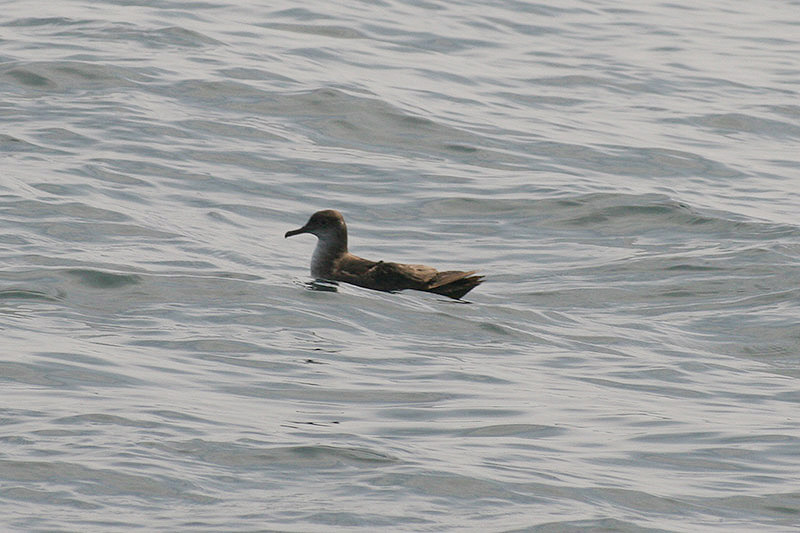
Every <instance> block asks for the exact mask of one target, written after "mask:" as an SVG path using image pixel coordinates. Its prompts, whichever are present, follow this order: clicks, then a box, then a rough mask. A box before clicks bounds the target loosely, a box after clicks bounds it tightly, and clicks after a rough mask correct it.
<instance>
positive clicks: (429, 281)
mask: <svg viewBox="0 0 800 533" xmlns="http://www.w3.org/2000/svg"><path fill="white" fill-rule="evenodd" d="M300 233H312V234H314V235H316V236H317V239H318V241H317V247H316V248H315V249H314V254H313V256H312V258H311V275H312V276H314V277H315V278H318V279H325V280H331V281H342V282H345V283H350V284H352V285H358V286H359V287H366V288H368V289H374V290H379V291H401V290H405V289H414V290H418V291H425V292H433V293H436V294H442V295H444V296H449V297H450V298H455V299H459V298H461V297H462V296H464V295H465V294H466V293H468V292H469V291H470V290H472V289H473V288H474V287H476V286H477V285H478V284H480V283H481V282H482V281H483V276H474V275H473V274H475V271H474V270H472V271H469V272H462V271H458V270H450V271H446V272H439V271H438V270H436V269H435V268H433V267H429V266H425V265H408V264H403V263H390V262H385V261H370V260H369V259H364V258H362V257H358V256H357V255H353V254H351V253H350V252H349V251H348V249H347V225H346V224H345V222H344V217H343V216H342V214H341V213H339V212H338V211H335V210H333V209H327V210H325V211H317V212H316V213H314V214H313V215H311V218H310V219H309V220H308V222H307V223H306V225H305V226H303V227H302V228H299V229H296V230H292V231H288V232H286V237H291V236H292V235H298V234H300Z"/></svg>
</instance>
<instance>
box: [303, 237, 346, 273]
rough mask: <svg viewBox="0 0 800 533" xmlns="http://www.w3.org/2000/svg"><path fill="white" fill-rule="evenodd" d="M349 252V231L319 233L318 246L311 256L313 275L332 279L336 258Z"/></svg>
mask: <svg viewBox="0 0 800 533" xmlns="http://www.w3.org/2000/svg"><path fill="white" fill-rule="evenodd" d="M346 253H347V233H346V232H342V231H337V232H331V233H322V234H319V235H317V247H316V248H314V255H313V256H312V257H311V275H312V276H314V277H315V278H320V279H330V277H331V273H332V272H333V268H334V264H335V263H336V260H337V259H338V258H340V257H342V256H343V255H345V254H346Z"/></svg>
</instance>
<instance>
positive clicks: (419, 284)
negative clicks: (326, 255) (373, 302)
mask: <svg viewBox="0 0 800 533" xmlns="http://www.w3.org/2000/svg"><path fill="white" fill-rule="evenodd" d="M474 273H475V271H474V270H473V271H471V272H461V271H456V270H451V271H447V272H439V271H437V270H436V269H435V268H432V267H429V266H426V265H406V264H403V263H388V262H385V261H377V262H376V261H369V260H367V259H362V258H360V257H357V256H354V255H352V254H348V256H347V257H346V258H345V260H344V261H343V262H342V263H340V264H339V265H338V268H337V270H336V276H335V280H336V281H344V282H346V283H352V284H353V285H358V286H360V287H366V288H368V289H374V290H379V291H402V290H404V289H416V290H418V291H427V292H435V293H437V294H442V295H444V296H449V297H450V298H461V297H462V296H464V295H465V294H466V293H468V292H469V291H470V290H472V289H473V288H474V287H475V286H476V285H478V284H479V283H480V282H481V281H483V276H473V274H474Z"/></svg>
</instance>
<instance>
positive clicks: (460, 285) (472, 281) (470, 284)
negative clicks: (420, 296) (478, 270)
mask: <svg viewBox="0 0 800 533" xmlns="http://www.w3.org/2000/svg"><path fill="white" fill-rule="evenodd" d="M474 273H475V271H474V270H473V271H471V272H459V271H450V272H439V273H438V274H437V275H436V278H435V279H434V281H433V283H432V284H431V285H430V286H429V287H428V288H427V289H424V290H425V291H427V292H433V293H436V294H441V295H443V296H449V297H450V298H454V299H456V300H458V299H459V298H461V297H462V296H464V295H465V294H467V293H468V292H469V291H471V290H472V289H474V288H475V287H477V286H478V285H480V283H481V282H482V281H483V276H473V275H472V274H474Z"/></svg>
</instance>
